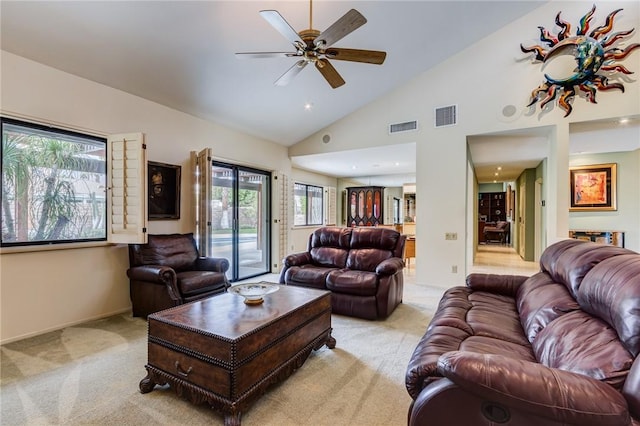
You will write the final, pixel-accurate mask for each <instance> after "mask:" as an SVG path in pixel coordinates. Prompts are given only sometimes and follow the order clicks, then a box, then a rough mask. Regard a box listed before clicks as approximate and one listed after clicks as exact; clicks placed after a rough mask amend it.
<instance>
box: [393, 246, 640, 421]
mask: <svg viewBox="0 0 640 426" xmlns="http://www.w3.org/2000/svg"><path fill="white" fill-rule="evenodd" d="M540 266H541V272H539V273H537V274H536V275H533V276H532V277H530V278H529V277H521V276H513V275H488V274H471V275H469V276H468V277H467V286H466V287H455V288H451V289H449V290H447V291H446V292H445V294H444V295H443V297H442V299H441V300H440V304H439V306H438V308H437V310H436V313H435V315H434V316H433V318H432V320H431V323H430V324H429V326H428V328H427V331H426V333H425V335H424V336H423V337H422V339H421V340H420V341H419V343H418V345H417V347H416V349H415V351H414V353H413V355H412V357H411V359H410V361H409V365H408V368H407V372H406V377H405V379H406V387H407V390H408V392H409V394H410V395H411V397H412V398H413V401H412V403H411V406H410V408H409V425H429V426H442V425H447V426H458V425H465V426H466V425H473V426H476V425H487V426H488V425H492V426H493V425H507V426H516V425H517V426H545V425H554V426H560V425H580V426H590V425H591V426H596V425H597V426H604V425H611V426H614V425H615V426H630V425H632V426H638V425H640V358H639V357H638V354H639V353H640V255H639V254H638V253H635V252H632V251H630V250H626V249H623V248H618V247H612V246H605V245H602V244H596V243H592V242H585V241H580V240H564V241H560V242H558V243H555V244H553V245H551V246H549V247H548V248H547V249H546V250H545V251H544V253H543V254H542V257H541V259H540Z"/></svg>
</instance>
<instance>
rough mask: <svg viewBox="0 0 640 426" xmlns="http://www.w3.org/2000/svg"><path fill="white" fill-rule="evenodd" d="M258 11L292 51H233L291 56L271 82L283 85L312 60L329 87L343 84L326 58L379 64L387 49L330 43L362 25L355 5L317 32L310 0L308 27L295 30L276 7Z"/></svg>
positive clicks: (253, 55) (257, 55)
mask: <svg viewBox="0 0 640 426" xmlns="http://www.w3.org/2000/svg"><path fill="white" fill-rule="evenodd" d="M260 15H261V16H262V17H263V18H264V19H265V20H266V21H267V22H268V23H269V24H271V26H272V27H273V28H275V29H276V31H278V32H279V33H280V34H282V35H283V36H284V37H285V38H286V39H287V40H289V42H290V43H291V44H293V47H294V48H295V49H296V51H295V52H245V53H236V56H237V57H239V58H275V57H282V56H285V57H293V58H299V60H298V61H297V62H296V63H295V64H293V66H292V67H291V68H289V69H288V70H287V71H286V72H285V73H284V74H282V76H280V78H278V79H277V80H276V81H275V82H274V84H275V85H276V86H286V85H287V84H289V83H290V82H291V80H293V78H294V77H295V76H296V75H298V73H300V71H302V69H303V68H304V67H306V66H307V65H308V64H310V63H313V64H314V65H315V67H316V69H317V70H318V71H319V72H320V74H322V76H323V77H324V78H325V80H327V82H328V83H329V85H330V86H331V87H332V88H334V89H335V88H338V87H340V86H342V85H343V84H345V81H344V79H343V78H342V76H340V74H339V73H338V71H337V70H336V69H335V68H334V67H333V65H332V64H331V63H330V62H329V59H332V60H339V61H350V62H362V63H367V64H375V65H382V63H383V62H384V60H385V58H386V56H387V53H386V52H382V51H377V50H362V49H343V48H339V47H333V44H334V43H337V42H338V41H340V40H341V39H343V38H344V37H345V36H347V35H348V34H350V33H352V32H353V31H355V30H356V29H358V28H360V27H361V26H363V25H364V24H365V23H366V22H367V19H366V18H365V17H364V16H362V14H361V13H360V12H358V11H357V10H355V9H351V10H349V11H348V12H347V13H345V14H344V15H343V16H342V17H341V18H340V19H338V20H337V21H336V22H334V23H333V25H331V26H330V27H329V28H327V29H326V30H324V31H322V32H320V31H318V30H315V29H313V2H312V0H310V1H309V28H308V29H306V30H302V31H300V32H296V31H295V30H294V29H293V28H292V27H291V25H289V23H288V22H287V21H286V20H285V19H284V18H283V17H282V15H280V13H278V11H276V10H262V11H260Z"/></svg>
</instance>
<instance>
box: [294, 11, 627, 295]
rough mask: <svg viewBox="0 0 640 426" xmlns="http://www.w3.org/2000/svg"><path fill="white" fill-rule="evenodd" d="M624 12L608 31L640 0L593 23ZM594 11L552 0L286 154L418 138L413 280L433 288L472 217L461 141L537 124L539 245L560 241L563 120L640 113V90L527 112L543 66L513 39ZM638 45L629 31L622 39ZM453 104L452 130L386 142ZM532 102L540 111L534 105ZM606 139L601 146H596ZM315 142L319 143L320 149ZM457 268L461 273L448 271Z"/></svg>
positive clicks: (458, 252) (460, 261) (464, 244)
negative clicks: (568, 110)
mask: <svg viewBox="0 0 640 426" xmlns="http://www.w3.org/2000/svg"><path fill="white" fill-rule="evenodd" d="M618 7H620V8H623V9H624V11H623V12H621V13H620V14H618V16H617V17H616V19H615V28H614V30H616V31H620V30H626V29H631V28H639V27H640V18H639V17H640V11H639V3H638V2H613V1H612V2H603V3H601V4H600V5H599V6H598V10H597V12H596V16H594V23H593V24H592V26H594V25H601V24H602V23H603V22H604V19H605V18H606V15H607V14H608V13H609V12H611V11H612V10H614V9H616V8H618ZM590 8H591V4H586V3H584V2H560V1H554V2H549V3H547V4H545V5H543V6H542V7H540V8H539V9H536V10H535V11H533V12H532V13H530V14H529V15H527V16H525V17H524V18H522V19H519V20H516V21H513V22H512V23H511V24H510V25H508V26H506V27H504V28H503V29H502V30H501V31H499V32H497V33H494V34H492V35H490V36H488V37H486V38H484V39H481V40H479V41H478V43H476V45H474V46H471V47H470V48H468V49H466V50H464V51H461V52H459V53H457V54H456V55H454V56H453V57H452V58H450V59H449V60H447V61H445V62H443V63H441V64H440V65H438V66H436V67H434V68H433V69H431V70H429V71H427V72H425V73H424V74H422V75H420V76H419V77H418V78H416V79H414V80H412V81H410V82H408V83H407V84H406V85H405V86H404V87H401V88H399V89H397V90H394V91H393V92H391V93H389V94H388V95H386V96H384V97H382V98H380V99H379V100H377V101H375V102H373V103H371V104H369V105H367V106H366V107H364V108H362V109H361V110H359V111H356V112H354V113H353V114H351V115H350V116H348V117H346V118H344V119H343V120H340V121H339V122H337V123H334V124H333V125H331V126H329V127H327V128H324V129H322V130H320V131H319V132H318V133H317V134H315V135H312V136H311V137H309V138H308V139H306V140H304V141H302V142H300V143H298V144H296V145H294V146H293V147H291V148H290V149H289V153H290V154H295V155H305V154H312V153H316V152H318V151H317V150H318V149H328V148H326V147H322V146H321V145H322V144H318V143H317V140H318V138H319V137H321V135H322V134H325V133H331V135H332V148H333V149H336V146H339V148H338V149H340V150H341V149H360V148H365V147H369V146H381V145H392V144H395V143H407V142H416V146H417V161H418V167H417V176H416V186H417V194H416V195H417V198H418V199H419V200H420V201H419V205H420V208H419V210H418V217H417V221H416V222H417V238H416V253H418V255H419V260H418V262H416V277H418V278H417V279H418V281H419V282H420V281H424V282H427V280H428V282H429V283H430V284H437V285H446V286H451V285H459V284H461V283H462V282H463V278H464V274H465V273H466V270H465V268H464V267H463V265H465V264H466V263H465V259H466V258H467V251H469V250H470V249H469V248H468V247H470V246H469V243H468V240H469V239H470V238H473V231H472V229H469V223H470V222H469V221H468V220H467V219H466V218H467V216H468V215H469V214H473V213H472V208H471V206H467V204H468V199H467V195H466V194H467V186H468V180H467V178H466V176H467V171H468V170H467V160H466V159H467V151H466V138H467V136H470V135H482V134H488V133H494V132H506V131H512V130H518V129H531V128H543V129H544V133H545V134H546V135H547V138H548V142H547V144H548V163H547V166H548V167H547V176H546V178H545V186H544V188H545V194H544V199H545V200H546V202H547V204H546V210H545V220H546V223H545V230H546V232H547V234H546V241H547V242H548V243H551V242H553V241H555V240H557V239H558V238H564V237H566V235H567V232H568V207H569V201H568V200H569V198H568V197H569V192H568V191H569V189H568V185H567V182H568V176H569V175H568V164H569V155H568V154H569V134H570V132H569V124H570V123H572V122H586V121H591V120H600V119H608V118H613V117H621V116H627V115H638V114H640V102H638V99H640V89H639V86H640V85H639V83H638V80H637V77H633V75H632V77H631V78H625V79H624V85H625V92H624V93H621V92H620V91H616V90H611V91H598V94H597V101H598V103H597V104H591V103H588V102H587V101H586V100H585V99H584V97H580V96H576V98H575V100H574V102H573V104H574V110H573V112H572V114H571V115H570V116H568V117H566V118H565V117H564V111H563V110H561V109H560V108H559V107H557V106H553V105H551V106H550V108H547V109H545V110H543V111H541V110H540V109H539V107H538V105H536V106H534V107H532V108H529V109H527V108H526V105H527V104H528V101H529V96H530V93H531V91H532V90H533V89H535V88H536V87H538V86H539V85H540V84H541V83H542V82H543V81H544V78H543V70H542V67H541V65H540V64H533V63H532V62H531V60H530V59H527V58H526V55H524V54H523V53H522V52H521V51H520V46H519V45H520V43H523V44H535V43H538V42H539V41H538V37H539V30H538V29H537V27H538V26H544V27H546V28H547V29H549V30H551V31H553V32H557V30H558V28H557V27H556V26H555V24H554V20H555V16H556V14H557V13H558V12H559V11H561V12H562V17H563V19H565V20H567V21H569V22H571V24H572V28H573V30H572V31H573V32H574V33H575V28H576V27H577V24H578V21H579V20H580V18H582V17H583V16H584V15H585V14H586V13H587V12H588V11H589V9H590ZM639 41H640V34H639V32H638V31H636V32H635V33H634V35H633V37H631V38H629V39H627V41H626V43H625V45H630V44H631V43H634V42H635V43H637V42H639ZM623 63H624V65H625V66H626V67H627V68H629V69H630V70H632V71H635V72H636V73H638V72H640V52H638V51H635V52H634V53H632V54H631V55H630V56H628V57H627V59H625V60H624V62H623ZM452 104H457V105H458V113H459V115H458V118H459V122H458V125H456V126H451V127H444V128H439V129H435V128H433V127H432V126H431V125H430V124H429V125H422V126H419V130H418V131H417V132H412V133H411V135H410V136H406V138H409V137H410V138H411V140H405V138H396V137H394V138H391V137H390V136H389V135H388V133H387V131H386V126H387V124H388V123H391V122H397V121H402V120H403V117H404V118H408V117H411V118H412V119H415V118H416V116H417V118H418V120H419V121H420V122H422V123H432V122H433V110H434V108H436V107H441V106H446V105H452ZM506 105H514V106H516V108H517V113H516V115H515V116H514V117H511V118H509V119H507V118H505V117H504V116H502V110H503V108H504V107H505V106H506ZM536 107H537V108H536ZM603 143H604V142H603ZM318 147H319V148H318ZM445 232H456V233H457V234H458V236H459V239H458V240H457V241H445V239H444V234H445ZM454 265H457V266H458V273H457V274H453V273H452V272H451V270H452V268H451V267H452V266H454Z"/></svg>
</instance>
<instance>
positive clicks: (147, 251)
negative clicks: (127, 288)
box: [135, 233, 198, 271]
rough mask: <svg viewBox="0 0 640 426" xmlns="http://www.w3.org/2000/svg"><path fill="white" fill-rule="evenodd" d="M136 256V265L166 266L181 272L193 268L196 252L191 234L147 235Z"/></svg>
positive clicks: (196, 256)
mask: <svg viewBox="0 0 640 426" xmlns="http://www.w3.org/2000/svg"><path fill="white" fill-rule="evenodd" d="M137 256H138V257H139V259H135V261H136V264H142V265H161V266H168V267H170V268H173V269H175V270H176V271H181V270H187V269H191V268H192V267H193V264H194V263H195V261H196V259H197V258H198V251H197V249H196V246H195V243H194V240H193V234H192V233H189V234H167V235H149V236H148V240H147V244H144V245H142V246H140V250H139V253H138V255H137ZM138 262H139V263H138Z"/></svg>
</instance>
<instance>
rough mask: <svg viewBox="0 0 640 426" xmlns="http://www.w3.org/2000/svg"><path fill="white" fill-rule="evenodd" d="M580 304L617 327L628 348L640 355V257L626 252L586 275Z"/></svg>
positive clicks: (620, 337) (580, 292)
mask: <svg viewBox="0 0 640 426" xmlns="http://www.w3.org/2000/svg"><path fill="white" fill-rule="evenodd" d="M578 303H580V306H581V307H582V309H583V310H584V311H585V312H588V313H590V314H592V315H595V316H597V317H598V318H600V319H602V320H603V321H605V322H606V323H607V324H609V325H610V326H611V327H613V328H614V329H615V330H616V333H617V334H618V338H619V339H620V340H621V341H622V343H623V344H624V346H625V348H626V349H627V350H628V351H629V352H631V353H632V354H633V356H638V354H640V259H639V258H638V255H637V254H623V255H619V256H615V257H611V258H609V259H606V260H603V261H602V262H600V263H599V264H598V265H596V266H594V267H593V269H592V270H591V271H590V272H589V273H588V274H587V275H586V276H585V277H584V279H583V280H582V285H581V286H580V291H579V292H578Z"/></svg>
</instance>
